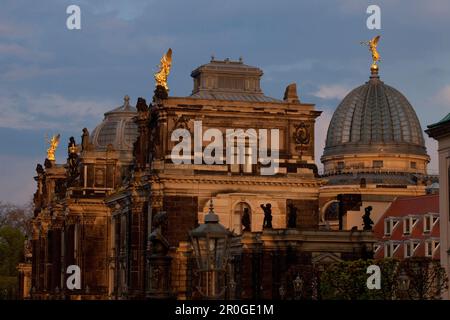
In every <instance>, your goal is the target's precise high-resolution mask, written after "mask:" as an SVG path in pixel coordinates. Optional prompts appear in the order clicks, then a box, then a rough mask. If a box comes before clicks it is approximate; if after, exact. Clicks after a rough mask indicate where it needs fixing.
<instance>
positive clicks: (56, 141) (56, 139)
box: [47, 134, 60, 161]
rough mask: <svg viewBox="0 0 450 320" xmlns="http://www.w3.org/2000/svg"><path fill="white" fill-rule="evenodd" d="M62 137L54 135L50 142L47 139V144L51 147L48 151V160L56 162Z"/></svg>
mask: <svg viewBox="0 0 450 320" xmlns="http://www.w3.org/2000/svg"><path fill="white" fill-rule="evenodd" d="M59 138H60V135H59V134H57V135H54V136H53V137H52V138H51V139H50V141H49V140H48V139H47V143H48V144H49V145H50V147H49V148H48V149H47V159H48V160H50V161H55V151H56V148H58V144H59Z"/></svg>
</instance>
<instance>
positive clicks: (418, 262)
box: [400, 257, 448, 300]
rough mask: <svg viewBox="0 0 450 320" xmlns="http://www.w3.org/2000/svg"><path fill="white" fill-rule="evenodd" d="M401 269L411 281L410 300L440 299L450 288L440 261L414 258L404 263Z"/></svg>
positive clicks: (408, 296) (408, 293) (408, 295)
mask: <svg viewBox="0 0 450 320" xmlns="http://www.w3.org/2000/svg"><path fill="white" fill-rule="evenodd" d="M400 267H401V270H402V272H403V274H404V275H406V276H407V277H408V279H409V288H408V290H407V292H406V298H408V299H418V300H434V299H440V296H441V294H442V292H443V291H444V290H447V288H448V277H447V275H446V272H445V269H444V268H442V266H441V264H440V262H439V260H432V259H430V258H419V257H414V258H410V259H406V260H404V261H402V262H401V264H400Z"/></svg>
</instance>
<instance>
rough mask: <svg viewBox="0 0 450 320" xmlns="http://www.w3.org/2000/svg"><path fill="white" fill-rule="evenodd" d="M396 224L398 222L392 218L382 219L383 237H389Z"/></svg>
mask: <svg viewBox="0 0 450 320" xmlns="http://www.w3.org/2000/svg"><path fill="white" fill-rule="evenodd" d="M398 222H399V221H398V220H396V219H394V218H386V219H384V235H385V236H390V235H391V234H392V231H393V230H394V228H395V227H396V226H397V224H398Z"/></svg>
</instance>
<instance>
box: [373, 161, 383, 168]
mask: <svg viewBox="0 0 450 320" xmlns="http://www.w3.org/2000/svg"><path fill="white" fill-rule="evenodd" d="M373 167H374V168H383V160H374V161H373Z"/></svg>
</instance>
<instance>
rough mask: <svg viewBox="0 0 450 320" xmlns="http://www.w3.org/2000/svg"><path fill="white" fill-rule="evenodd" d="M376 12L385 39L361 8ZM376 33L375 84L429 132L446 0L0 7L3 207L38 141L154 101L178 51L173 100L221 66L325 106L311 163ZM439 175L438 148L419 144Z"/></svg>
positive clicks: (444, 59) (364, 69) (182, 0)
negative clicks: (241, 67)
mask: <svg viewBox="0 0 450 320" xmlns="http://www.w3.org/2000/svg"><path fill="white" fill-rule="evenodd" d="M71 4H76V5H79V6H80V8H81V30H68V29H67V28H66V19H67V17H68V15H67V14H66V8H67V6H69V5H71ZM369 4H377V5H379V6H380V7H381V27H382V29H381V30H380V31H374V30H368V29H367V27H366V19H367V17H368V15H367V14H366V8H367V6H368V5H369ZM378 33H379V34H381V36H382V40H381V42H380V45H379V51H380V53H381V57H382V62H381V63H380V74H381V77H382V80H383V81H384V82H386V83H387V84H390V85H392V86H394V87H396V88H397V89H399V90H400V91H401V92H403V93H404V94H405V95H406V96H407V98H408V99H409V100H410V102H411V104H412V105H413V106H414V107H415V110H416V112H417V114H418V116H419V119H420V121H421V124H422V128H423V129H424V128H425V127H426V125H428V124H430V123H434V122H436V121H438V120H440V119H441V118H442V117H443V116H445V115H446V114H447V113H448V112H450V37H449V34H450V1H448V0H429V1H422V0H402V1H400V0H389V1H362V0H339V1H331V0H329V1H325V0H314V1H294V0H292V1H287V0H277V1H275V0H271V1H266V0H227V1H223V0H221V1H216V0H177V1H173V0H158V1H157V0H148V1H144V0H133V1H126V0H90V1H88V0H83V1H81V0H78V1H77V0H72V1H63V0H40V1H33V2H31V1H25V0H2V2H1V10H0V136H1V139H0V201H9V202H13V203H17V204H21V203H25V202H27V201H29V200H30V198H31V196H32V193H33V192H34V188H35V183H34V181H33V179H32V178H33V176H34V173H35V171H34V169H35V167H36V163H37V162H41V163H42V162H43V160H44V158H45V150H46V147H47V146H46V143H45V135H46V134H48V135H51V134H53V133H57V132H58V133H61V134H62V145H63V146H64V147H61V148H60V149H59V152H58V154H57V160H58V161H59V162H63V161H65V152H66V150H65V145H66V142H67V140H68V139H69V137H70V136H72V135H73V136H75V137H76V139H78V141H79V137H80V135H81V129H82V128H83V127H88V128H89V129H90V130H92V129H93V128H94V127H95V125H96V124H97V123H99V122H100V121H101V119H102V117H103V113H104V112H105V111H108V110H110V109H112V108H115V107H117V106H119V105H121V103H122V101H123V96H124V95H125V94H128V95H130V97H131V98H132V101H133V103H134V102H135V101H136V98H137V97H139V96H142V97H146V98H147V100H151V96H152V90H153V89H152V88H153V77H152V74H153V72H154V71H155V69H156V65H157V64H158V62H159V59H160V57H161V55H162V53H163V52H165V51H166V50H167V48H168V47H171V48H172V49H173V51H174V55H173V67H172V73H171V75H170V88H171V91H170V94H171V95H174V96H186V95H189V94H190V92H191V90H192V80H191V78H190V71H191V70H193V69H194V68H195V67H197V66H199V65H201V64H204V63H207V62H209V60H210V57H211V55H215V57H216V58H217V59H224V58H227V57H228V58H230V59H235V60H237V59H238V58H239V57H240V56H242V57H243V59H244V62H245V63H247V64H250V65H254V66H258V67H261V68H262V69H263V70H264V77H263V80H262V86H263V90H264V91H265V93H266V94H267V95H270V96H273V97H277V98H281V97H282V95H283V93H284V89H285V87H286V85H287V84H289V83H291V82H296V83H297V86H298V90H299V95H300V99H301V100H302V101H304V102H311V103H315V104H316V105H317V109H319V110H323V115H322V116H321V118H320V119H319V122H318V126H317V128H316V130H317V137H318V138H317V142H316V144H317V152H316V154H317V155H320V154H321V152H322V150H321V149H322V147H323V143H324V138H325V135H326V128H327V125H328V122H329V120H330V118H331V115H332V112H333V110H334V109H335V108H336V106H337V104H338V103H339V101H340V100H341V99H342V97H343V96H344V95H345V94H346V93H348V91H349V90H350V89H352V88H353V87H355V86H357V85H360V84H362V83H363V82H365V81H366V80H367V79H368V76H369V63H370V56H369V53H368V51H367V48H365V47H363V46H361V45H360V44H359V42H360V41H361V40H367V39H370V38H371V37H373V36H374V35H375V34H378ZM426 140H427V147H428V150H429V153H430V155H431V157H432V162H431V164H430V170H431V171H432V172H435V171H436V169H437V163H436V144H435V143H434V142H433V141H431V140H430V139H428V138H426Z"/></svg>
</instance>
